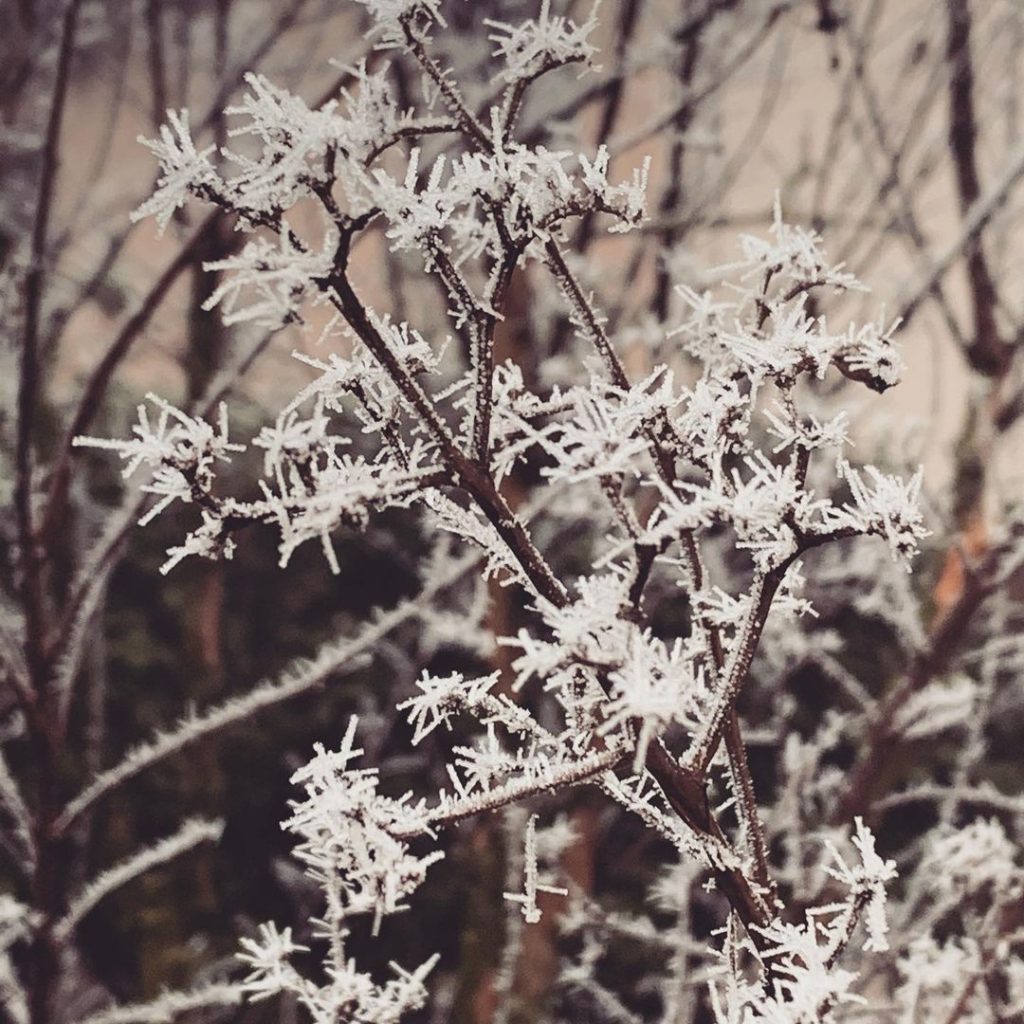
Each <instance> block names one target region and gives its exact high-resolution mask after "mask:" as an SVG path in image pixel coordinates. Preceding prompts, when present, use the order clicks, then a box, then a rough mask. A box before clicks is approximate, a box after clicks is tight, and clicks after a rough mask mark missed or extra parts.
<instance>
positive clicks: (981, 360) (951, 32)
mask: <svg viewBox="0 0 1024 1024" xmlns="http://www.w3.org/2000/svg"><path fill="white" fill-rule="evenodd" d="M946 17H947V36H946V60H947V62H948V64H949V149H950V153H951V154H952V157H953V170H954V172H955V175H956V183H957V198H958V199H959V203H960V213H961V216H963V217H965V218H966V217H967V215H968V213H969V212H970V210H971V207H973V206H974V204H975V203H976V202H977V201H978V200H979V199H980V198H981V180H980V178H979V175H978V164H977V143H978V127H977V122H976V117H975V111H974V61H973V58H972V55H971V8H970V3H969V0H946ZM964 256H965V259H966V263H967V277H968V280H969V281H970V286H971V308H972V312H973V315H974V338H973V340H972V341H971V343H970V344H969V345H968V346H967V358H968V360H969V361H970V363H971V365H972V366H973V367H974V368H975V369H976V370H978V372H979V373H983V374H986V375H987V376H991V377H1000V376H1002V375H1003V374H1004V373H1005V372H1006V368H1007V366H1008V365H1009V361H1010V357H1011V356H1012V351H1013V350H1012V349H1011V348H1010V347H1009V346H1008V345H1007V344H1006V343H1005V342H1004V341H1003V340H1002V338H1001V337H1000V335H999V326H998V324H997V323H996V307H997V305H998V303H999V296H998V293H997V291H996V285H995V282H994V280H993V278H992V273H991V271H990V270H989V266H988V261H987V259H986V257H985V248H984V242H983V239H982V238H981V236H980V235H978V236H976V237H975V238H973V239H971V240H970V241H969V242H968V243H967V245H966V246H965V248H964Z"/></svg>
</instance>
